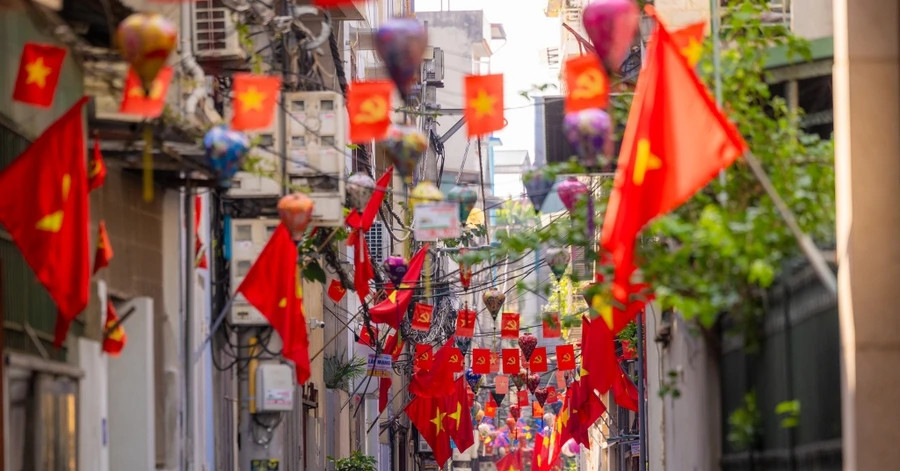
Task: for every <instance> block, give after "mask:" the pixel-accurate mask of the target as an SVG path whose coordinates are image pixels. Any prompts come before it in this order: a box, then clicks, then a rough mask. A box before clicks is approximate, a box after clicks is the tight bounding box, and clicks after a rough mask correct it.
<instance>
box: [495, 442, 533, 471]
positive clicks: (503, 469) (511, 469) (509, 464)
mask: <svg viewBox="0 0 900 471" xmlns="http://www.w3.org/2000/svg"><path fill="white" fill-rule="evenodd" d="M494 465H495V466H496V467H497V471H523V470H524V469H525V467H524V466H523V465H522V448H521V447H519V448H517V449H516V451H510V452H509V453H507V454H506V456H504V457H503V458H500V459H499V460H497V462H496V463H494Z"/></svg>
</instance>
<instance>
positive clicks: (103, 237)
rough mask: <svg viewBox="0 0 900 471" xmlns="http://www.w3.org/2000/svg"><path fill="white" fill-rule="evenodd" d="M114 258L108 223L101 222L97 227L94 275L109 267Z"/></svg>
mask: <svg viewBox="0 0 900 471" xmlns="http://www.w3.org/2000/svg"><path fill="white" fill-rule="evenodd" d="M112 258H113V249H112V244H110V243H109V234H107V233H106V222H104V221H100V224H98V227H97V250H96V252H95V253H94V274H97V271H98V270H100V269H101V268H103V267H108V266H109V261H110V260H112Z"/></svg>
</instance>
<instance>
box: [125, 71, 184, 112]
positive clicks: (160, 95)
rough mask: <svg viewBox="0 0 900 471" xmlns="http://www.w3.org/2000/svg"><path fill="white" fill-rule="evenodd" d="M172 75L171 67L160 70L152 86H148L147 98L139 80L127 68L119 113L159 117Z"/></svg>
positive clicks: (164, 103) (164, 104)
mask: <svg viewBox="0 0 900 471" xmlns="http://www.w3.org/2000/svg"><path fill="white" fill-rule="evenodd" d="M173 74H174V70H173V69H172V68H171V67H163V68H162V69H160V71H159V74H157V75H156V78H155V79H153V84H152V85H150V96H147V92H146V91H144V86H143V85H141V80H140V79H139V78H138V76H137V74H135V73H134V70H132V69H130V68H129V69H128V76H127V77H126V78H125V91H124V92H123V97H122V105H121V106H120V107H119V112H120V113H125V114H134V115H138V116H143V117H145V118H156V117H157V116H159V115H161V114H162V112H163V108H165V106H166V96H167V95H168V93H169V84H170V83H172V75H173Z"/></svg>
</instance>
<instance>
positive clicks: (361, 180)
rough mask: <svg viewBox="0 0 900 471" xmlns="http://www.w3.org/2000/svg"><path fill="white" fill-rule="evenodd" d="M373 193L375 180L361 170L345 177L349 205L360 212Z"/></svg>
mask: <svg viewBox="0 0 900 471" xmlns="http://www.w3.org/2000/svg"><path fill="white" fill-rule="evenodd" d="M374 193H375V180H374V179H373V178H372V177H370V176H368V175H366V174H365V173H362V172H357V173H354V174H353V175H350V177H349V178H347V199H349V200H350V207H352V208H354V209H356V210H357V211H359V212H362V211H363V210H364V209H366V205H367V204H368V203H369V200H370V199H372V195H373V194H374Z"/></svg>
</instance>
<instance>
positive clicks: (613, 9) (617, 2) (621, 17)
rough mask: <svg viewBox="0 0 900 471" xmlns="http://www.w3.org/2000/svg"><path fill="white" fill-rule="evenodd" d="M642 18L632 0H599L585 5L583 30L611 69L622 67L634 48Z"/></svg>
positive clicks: (601, 58)
mask: <svg viewBox="0 0 900 471" xmlns="http://www.w3.org/2000/svg"><path fill="white" fill-rule="evenodd" d="M639 21H640V14H639V12H638V7H637V5H636V4H635V3H634V1H633V0H596V1H594V2H593V3H591V4H590V5H588V6H587V7H585V8H584V14H583V15H582V22H583V23H584V30H585V31H586V32H587V34H588V37H589V38H590V39H591V43H593V44H594V50H595V52H596V53H597V56H598V57H599V58H600V60H601V61H602V62H603V63H604V64H605V65H606V67H607V68H608V69H609V70H611V71H618V70H619V67H620V66H621V65H622V62H623V61H624V60H625V56H626V55H627V54H628V51H629V50H630V49H631V43H632V42H633V41H634V35H635V34H636V33H637V30H638V22H639Z"/></svg>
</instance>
